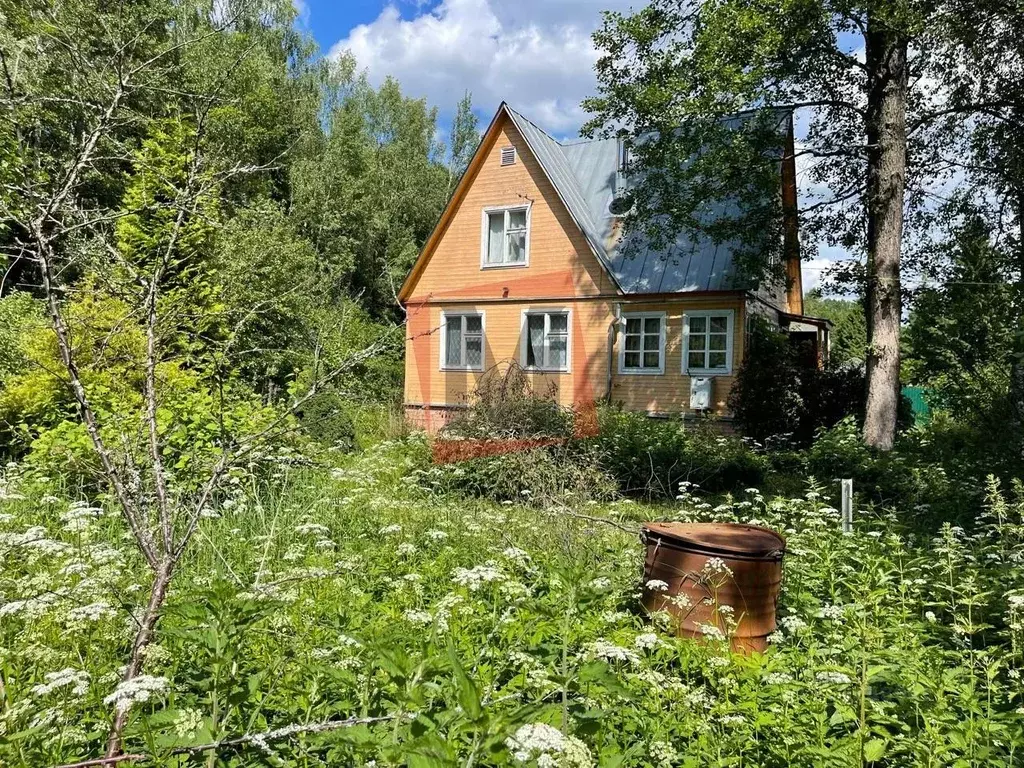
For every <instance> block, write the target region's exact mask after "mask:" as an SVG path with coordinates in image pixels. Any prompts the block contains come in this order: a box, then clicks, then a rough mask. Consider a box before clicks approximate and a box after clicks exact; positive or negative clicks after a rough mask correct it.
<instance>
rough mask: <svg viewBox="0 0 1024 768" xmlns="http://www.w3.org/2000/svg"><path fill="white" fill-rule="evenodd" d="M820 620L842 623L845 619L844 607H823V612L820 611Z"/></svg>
mask: <svg viewBox="0 0 1024 768" xmlns="http://www.w3.org/2000/svg"><path fill="white" fill-rule="evenodd" d="M818 618H820V619H829V620H831V621H842V619H843V606H841V605H823V606H821V610H819V611H818Z"/></svg>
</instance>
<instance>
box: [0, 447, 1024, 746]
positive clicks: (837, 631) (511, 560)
mask: <svg viewBox="0 0 1024 768" xmlns="http://www.w3.org/2000/svg"><path fill="white" fill-rule="evenodd" d="M850 437H851V438H852V440H853V441H854V442H857V438H856V434H855V432H851V433H850ZM428 456H429V453H428V447H427V445H426V443H425V442H424V440H423V439H422V438H420V437H413V438H407V439H401V440H397V441H391V442H385V443H381V444H379V445H377V446H376V447H375V448H373V449H371V450H369V451H367V452H365V453H362V454H359V455H357V456H356V457H354V458H351V459H345V460H343V461H341V462H340V463H339V466H337V467H336V468H335V469H333V470H327V469H313V470H311V469H308V468H302V467H296V466H295V464H294V460H293V458H292V457H290V456H288V455H272V456H267V457H265V460H264V461H263V462H261V464H260V473H259V475H257V476H252V475H249V474H245V473H238V474H235V475H233V480H234V481H235V482H233V483H232V485H231V487H230V490H229V491H228V492H226V493H225V494H224V495H223V496H222V497H220V498H219V499H218V500H217V502H216V503H215V504H212V505H211V506H210V508H209V510H208V512H207V514H206V515H205V519H204V535H203V536H202V537H201V539H200V540H199V541H197V542H196V545H195V547H194V548H193V549H192V550H191V551H190V553H189V555H188V557H187V558H186V561H185V562H184V563H183V564H182V566H181V571H180V573H179V576H178V580H177V581H176V582H175V586H174V588H173V590H172V592H171V594H170V596H169V598H168V604H167V609H166V613H165V615H164V618H163V621H162V623H161V629H160V632H159V637H158V640H157V642H156V643H155V644H154V645H152V646H151V647H150V649H149V650H148V651H147V654H146V660H145V663H144V666H143V677H141V678H139V680H140V681H144V684H143V682H140V683H139V684H138V685H136V686H135V687H134V688H132V689H131V690H130V691H126V690H125V688H124V687H121V688H118V689H117V690H119V691H120V693H119V694H117V696H118V697H119V698H118V699H117V700H118V701H120V702H122V703H123V705H124V706H126V707H129V709H128V713H129V719H128V724H127V730H126V735H127V746H128V749H129V751H130V752H143V753H146V754H149V755H152V756H153V760H154V762H155V763H156V764H164V765H179V764H185V763H189V764H192V763H198V764H210V765H213V764H217V765H327V764H330V765H337V764H349V765H364V764H370V763H371V762H372V761H376V764H378V765H382V764H389V765H401V764H409V765H456V764H458V765H464V764H494V763H504V762H517V763H529V764H537V765H563V766H585V765H594V764H597V763H600V764H601V765H616V764H622V765H639V766H673V765H678V766H687V765H693V766H697V765H727V764H734V763H735V761H737V760H741V761H742V762H743V763H744V764H747V763H749V764H755V765H837V766H849V765H860V764H865V763H876V764H885V765H935V766H939V765H964V766H967V765H992V766H996V765H1000V766H1001V765H1012V764H1014V763H1015V761H1017V760H1018V759H1019V757H1020V754H1021V750H1022V749H1024V717H1022V716H1021V714H1020V709H1019V708H1020V706H1021V699H1020V697H1021V694H1022V689H1021V681H1020V668H1021V664H1022V659H1021V656H1020V653H1021V647H1022V646H1021V643H1022V641H1024V637H1022V635H1021V632H1022V629H1021V611H1022V610H1024V609H1022V607H1021V605H1022V600H1024V591H1022V590H1024V582H1022V579H1021V574H1022V571H1021V566H1020V563H1019V552H1020V547H1021V545H1022V543H1024V499H1022V498H1021V497H1020V492H1021V489H1020V488H1019V487H1018V488H1017V489H1016V492H1015V493H1016V494H1017V495H1016V496H1014V495H1013V493H1011V492H1009V489H1000V488H999V487H998V485H997V484H996V483H995V482H994V481H993V482H992V483H990V484H989V486H988V487H987V488H985V487H982V488H978V489H977V493H978V495H979V497H982V498H983V499H984V501H983V503H982V504H981V505H980V506H979V507H977V508H976V511H977V513H978V515H979V517H978V519H977V520H976V521H974V527H973V528H972V530H971V531H970V532H968V531H965V530H964V529H962V528H959V527H955V526H951V525H949V524H946V525H944V526H940V527H939V528H936V529H932V530H930V531H929V530H928V529H927V528H921V527H915V526H913V525H910V524H908V522H907V518H906V517H905V515H904V514H903V511H902V510H901V511H899V512H896V511H883V510H882V509H881V508H874V509H872V508H870V507H862V508H861V509H860V510H858V514H857V519H856V524H855V531H854V534H853V535H851V536H844V535H842V534H841V533H840V527H839V521H838V513H837V511H836V510H835V508H833V507H831V506H830V505H829V504H828V502H827V499H826V496H825V495H823V494H822V492H821V491H820V490H819V489H817V488H816V487H815V486H813V485H812V486H811V487H810V488H808V489H806V491H805V492H803V493H802V494H801V495H800V496H799V497H796V498H785V497H772V496H768V495H765V494H763V493H762V492H761V491H759V490H757V489H756V488H753V487H752V488H748V489H745V490H740V491H738V492H737V493H736V494H735V495H726V496H719V497H717V498H716V497H708V496H704V495H702V494H701V493H700V492H699V491H695V490H694V491H685V489H686V488H687V487H688V486H684V491H685V492H684V493H683V494H682V495H681V497H680V499H678V500H677V501H675V502H673V503H672V504H671V505H665V506H660V507H642V506H640V505H638V504H637V503H634V502H629V501H626V500H622V501H614V502H611V503H591V504H589V505H585V506H583V507H582V508H581V507H580V506H578V504H572V503H570V505H569V506H562V505H541V504H530V503H529V499H528V497H525V496H522V495H519V494H516V495H517V497H518V498H515V499H507V500H505V501H504V502H503V503H497V502H495V501H487V500H478V501H472V500H466V499H463V500H461V501H456V499H455V498H453V497H452V496H451V491H450V489H449V488H448V487H447V478H446V474H447V472H448V471H449V470H446V469H444V468H438V467H435V466H433V465H432V464H431V463H430V461H429V458H428ZM67 490H69V489H61V488H59V487H57V486H56V484H55V481H54V479H53V478H44V477H41V476H39V475H37V474H35V473H25V472H24V471H23V470H18V469H9V470H8V472H7V474H6V476H5V485H4V499H3V501H2V502H0V504H2V517H0V521H2V522H0V531H2V533H0V536H2V539H0V547H2V550H0V551H2V553H3V554H2V556H3V558H4V559H3V577H2V580H0V590H2V592H3V595H4V605H3V607H2V612H3V622H2V624H0V645H2V648H3V667H2V671H3V680H4V683H5V709H4V713H3V719H2V721H0V722H2V728H3V731H2V733H3V739H2V740H0V759H2V760H3V762H4V763H5V764H8V765H50V764H56V763H60V762H62V761H70V760H73V759H76V758H85V757H90V756H93V755H94V754H96V753H97V751H99V750H100V749H101V748H102V741H103V738H104V735H105V731H106V728H107V724H108V719H109V714H108V713H109V708H110V707H109V704H110V702H111V701H113V700H114V699H113V697H114V694H112V691H114V690H115V687H116V682H117V678H118V670H119V667H120V665H121V664H122V663H123V658H124V653H125V648H126V647H127V645H128V644H130V642H131V638H132V634H133V630H132V627H131V625H130V623H129V622H128V621H126V617H127V616H128V615H129V614H128V613H127V612H126V608H127V607H128V606H130V605H131V604H132V603H133V602H134V601H135V600H136V599H138V595H140V594H142V593H143V592H144V590H145V588H144V585H143V584H141V583H140V580H139V565H140V563H139V555H138V553H137V552H136V551H135V549H134V547H133V545H132V544H131V543H130V542H129V541H128V540H126V537H125V534H126V530H125V527H124V524H123V522H122V521H121V518H120V516H119V515H118V514H117V512H116V511H115V510H112V509H109V508H106V507H105V506H104V505H99V506H97V505H96V504H95V503H94V502H91V501H89V500H88V499H82V498H80V497H78V496H77V495H74V494H72V495H67V493H66V492H67ZM54 491H57V492H58V494H59V495H54ZM1001 491H1002V492H1001ZM524 500H525V501H526V503H523V502H524ZM563 501H564V502H572V501H576V502H578V501H580V499H579V497H576V498H575V499H573V498H565V499H563ZM576 509H583V510H584V511H585V513H586V514H585V519H580V518H579V517H577V516H576V513H575V512H574V510H576ZM651 518H671V519H683V520H738V521H745V522H752V521H758V522H761V523H764V524H768V525H771V526H773V527H775V528H777V529H778V530H780V531H784V532H785V535H786V536H787V538H788V544H787V550H788V554H787V556H786V565H785V569H786V570H785V580H784V586H783V594H782V598H781V602H780V607H779V611H780V619H781V623H780V628H779V631H778V633H777V636H776V637H774V638H773V641H774V642H773V645H772V647H771V648H770V650H769V651H768V652H767V653H766V654H764V655H754V656H743V655H735V654H732V653H730V652H729V650H728V648H727V645H726V644H724V643H723V642H722V641H721V640H719V639H716V634H715V633H714V632H712V631H711V629H709V630H708V633H709V634H708V638H707V642H703V643H701V642H694V641H691V640H681V639H678V638H676V637H674V636H673V632H672V624H671V621H670V620H669V619H668V618H667V617H666V616H654V617H652V618H650V619H649V618H648V617H646V616H644V615H643V614H642V612H641V610H640V608H639V602H638V592H637V589H638V575H639V573H640V570H639V569H640V564H641V548H640V544H639V540H638V538H637V536H636V534H635V532H630V531H631V530H632V529H637V528H638V522H639V521H641V520H648V519H651ZM602 520H608V521H609V522H608V523H603V522H601V521H602ZM724 629H725V632H726V633H727V632H728V627H727V626H725V627H724ZM351 718H355V721H354V722H353V721H352V720H351ZM342 726H348V727H342ZM543 726H547V729H546V730H545V728H544V727H543ZM524 729H525V730H524ZM222 739H224V740H230V743H227V744H224V745H223V746H221V747H220V748H218V749H217V758H216V760H215V761H213V762H210V763H206V759H207V757H209V756H210V755H212V754H213V752H210V751H206V750H208V749H210V748H209V747H204V745H210V744H213V743H214V742H216V741H218V740H222ZM175 754H176V755H178V756H177V757H173V755H175ZM545 754H546V755H547V757H544V755H545ZM211 760H212V758H211Z"/></svg>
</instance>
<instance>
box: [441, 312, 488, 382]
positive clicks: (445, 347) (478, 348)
mask: <svg viewBox="0 0 1024 768" xmlns="http://www.w3.org/2000/svg"><path fill="white" fill-rule="evenodd" d="M441 328H442V335H441V342H442V343H441V367H442V368H454V369H464V370H478V371H479V370H482V369H483V367H484V316H483V315H482V314H475V313H474V314H470V313H467V314H460V315H456V314H451V315H450V314H447V313H444V314H442V317H441Z"/></svg>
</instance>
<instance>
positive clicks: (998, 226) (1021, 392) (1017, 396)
mask: <svg viewBox="0 0 1024 768" xmlns="http://www.w3.org/2000/svg"><path fill="white" fill-rule="evenodd" d="M950 15H951V16H954V17H956V18H959V19H961V20H964V19H969V20H970V23H962V21H961V23H955V24H950V25H949V29H948V33H947V35H946V45H945V47H944V48H943V49H942V50H941V57H937V60H938V63H939V64H941V65H942V81H941V83H942V87H943V89H944V90H945V91H946V92H947V93H948V110H947V115H946V116H945V119H944V120H943V121H942V122H941V123H940V124H939V125H938V126H937V127H936V128H935V131H934V132H935V133H937V134H940V135H941V136H943V137H951V138H952V139H953V141H952V142H948V141H942V142H939V143H940V146H948V145H949V144H951V145H952V146H948V148H947V150H946V152H945V156H944V159H945V161H946V162H948V163H949V164H950V165H952V166H953V167H956V168H957V169H959V170H961V171H962V172H963V174H964V175H965V180H966V181H967V182H968V183H969V185H970V187H972V190H971V191H972V192H973V200H972V203H973V206H974V208H975V211H976V212H977V213H979V214H984V215H985V218H986V219H987V221H988V228H989V231H990V235H991V239H992V240H993V241H994V243H996V244H997V246H998V248H999V249H1000V250H1002V251H1004V252H1006V253H1008V254H1010V259H1009V261H1008V263H1007V265H1006V266H1007V269H1006V271H1005V272H1004V279H1005V280H1006V281H1008V283H1009V284H1011V286H1012V290H1011V296H1012V300H1013V307H1014V312H1015V317H1016V318H1017V319H1018V322H1017V323H1016V324H1015V326H1014V327H1013V329H1012V335H1011V338H1012V342H1013V343H1012V347H1011V350H1010V354H1009V355H1007V356H1006V358H1005V363H1006V365H1007V366H1008V371H1007V373H1008V376H1009V393H1008V397H1009V405H1010V409H1009V414H1008V415H1009V423H1010V424H1011V426H1013V427H1014V432H1015V435H1016V454H1017V459H1018V461H1020V462H1024V320H1021V318H1024V36H1022V35H1021V33H1020V20H1021V18H1024V5H1022V4H1021V2H1020V1H1019V0H972V1H971V2H966V0H961V1H960V2H953V3H952V8H951V14H950ZM977 105H981V106H982V107H983V108H982V109H977V108H976V106H977ZM965 113H966V114H969V115H970V121H969V123H967V124H965V122H964V120H963V115H964V114H965ZM965 127H966V128H969V129H970V130H965Z"/></svg>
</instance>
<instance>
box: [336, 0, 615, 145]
mask: <svg viewBox="0 0 1024 768" xmlns="http://www.w3.org/2000/svg"><path fill="white" fill-rule="evenodd" d="M627 5H628V4H627V3H626V2H622V1H621V0H618V1H616V0H612V1H611V2H609V1H608V0H603V1H600V2H593V0H547V1H545V0H517V1H516V2H507V1H506V0H443V1H442V2H441V3H440V4H439V5H438V6H437V7H435V8H433V9H432V10H429V11H424V12H423V13H421V14H419V15H416V16H414V17H413V18H410V19H404V18H402V16H401V14H400V13H399V11H398V9H397V8H396V7H395V6H388V7H386V8H385V9H384V10H383V11H382V12H381V14H380V16H378V17H377V18H376V19H375V20H374V21H372V22H370V23H369V24H360V25H359V26H357V27H354V28H353V29H352V30H351V31H350V32H349V35H348V37H346V38H345V39H343V40H339V41H338V42H337V43H336V44H335V45H334V46H333V47H332V48H331V51H330V54H329V55H331V56H338V55H340V54H341V53H342V52H343V51H345V50H350V51H351V52H352V53H353V54H354V55H355V57H356V60H357V61H358V62H359V66H360V67H361V68H364V69H366V71H367V72H368V74H369V77H370V80H371V81H372V82H373V83H375V84H379V83H380V82H381V81H383V79H384V78H385V77H386V76H387V75H393V76H394V77H395V78H397V79H398V81H399V82H400V83H401V84H402V90H403V91H404V92H405V93H408V94H410V95H413V96H417V97H426V98H427V100H428V101H429V102H430V103H431V104H435V105H437V106H439V107H440V108H441V109H442V110H444V111H450V110H451V109H453V108H454V105H455V104H456V103H457V102H458V100H459V99H460V98H461V97H462V94H463V92H464V91H466V90H469V91H471V92H472V94H473V103H474V105H475V106H476V107H477V108H478V109H479V110H480V111H481V112H483V113H491V112H493V111H494V110H495V109H496V108H497V106H498V104H499V103H500V102H501V101H502V100H504V101H507V102H509V103H510V104H511V105H512V106H514V107H516V108H517V109H520V110H522V111H523V112H524V113H525V114H526V115H527V116H528V117H530V118H531V119H533V120H535V121H536V122H537V123H538V124H539V125H541V126H542V127H544V128H545V129H547V130H548V131H550V132H552V133H554V134H556V135H559V136H564V135H574V134H575V133H576V131H577V129H578V128H579V126H580V125H581V124H582V123H583V122H584V120H585V119H586V114H585V113H584V112H583V110H582V109H580V106H579V103H580V101H581V100H582V99H583V98H584V97H586V96H589V95H591V94H593V93H594V90H595V83H596V81H595V77H594V63H595V62H596V60H597V52H596V51H595V50H594V47H593V44H592V43H591V40H590V34H591V32H593V30H594V29H595V28H596V27H597V26H598V25H599V24H600V21H601V17H600V11H601V10H603V9H608V8H611V7H614V6H618V7H619V8H620V9H623V10H624V9H625V8H626V7H627Z"/></svg>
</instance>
